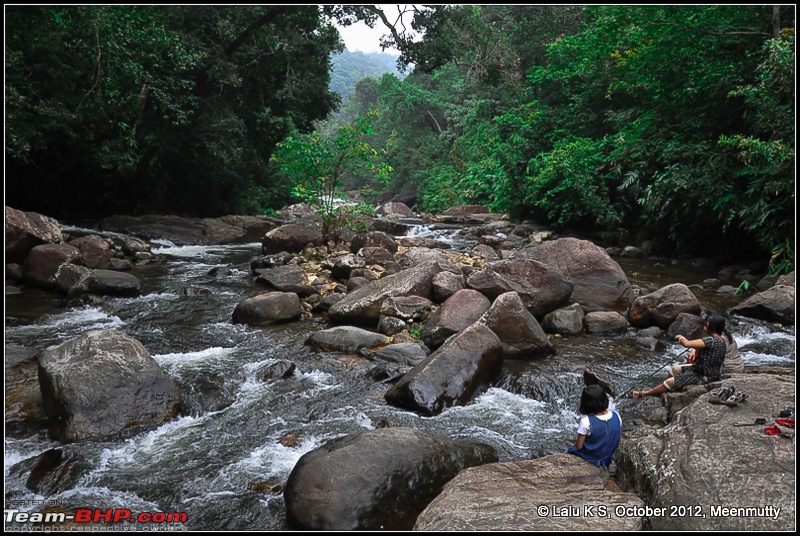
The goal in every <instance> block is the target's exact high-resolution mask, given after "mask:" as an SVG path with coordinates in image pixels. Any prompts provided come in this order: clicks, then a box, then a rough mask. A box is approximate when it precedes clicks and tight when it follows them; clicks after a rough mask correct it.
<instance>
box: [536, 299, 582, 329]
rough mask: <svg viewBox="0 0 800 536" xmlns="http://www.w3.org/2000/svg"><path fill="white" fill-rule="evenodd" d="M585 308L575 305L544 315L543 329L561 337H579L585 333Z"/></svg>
mask: <svg viewBox="0 0 800 536" xmlns="http://www.w3.org/2000/svg"><path fill="white" fill-rule="evenodd" d="M585 316H586V315H585V313H584V312H583V307H581V306H580V304H577V303H573V304H572V305H569V306H567V307H562V308H561V309H556V310H555V311H551V312H549V313H547V314H546V315H544V318H543V319H542V328H544V329H545V330H546V331H547V332H548V333H559V334H561V335H577V334H578V333H582V332H583V320H584V317H585Z"/></svg>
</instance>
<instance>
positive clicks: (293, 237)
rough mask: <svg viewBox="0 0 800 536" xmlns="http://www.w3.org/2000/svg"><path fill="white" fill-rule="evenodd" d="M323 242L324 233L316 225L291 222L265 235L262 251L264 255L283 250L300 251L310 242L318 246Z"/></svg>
mask: <svg viewBox="0 0 800 536" xmlns="http://www.w3.org/2000/svg"><path fill="white" fill-rule="evenodd" d="M323 243H324V240H323V238H322V233H321V232H320V231H319V229H317V227H316V226H314V225H300V224H296V223H289V224H286V225H281V226H280V227H277V228H275V229H273V230H271V231H269V232H268V233H267V234H265V235H264V238H263V239H262V240H261V252H262V253H263V254H264V255H273V254H275V253H280V252H283V251H288V252H289V253H299V252H301V251H303V250H304V249H305V248H306V246H308V245H309V244H310V245H312V246H314V247H317V246H321V245H322V244H323Z"/></svg>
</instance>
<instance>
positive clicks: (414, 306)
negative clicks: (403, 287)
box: [381, 296, 433, 321]
mask: <svg viewBox="0 0 800 536" xmlns="http://www.w3.org/2000/svg"><path fill="white" fill-rule="evenodd" d="M432 306H433V302H432V301H431V300H429V299H428V298H423V297H422V296H393V297H390V298H386V299H385V300H384V301H383V303H382V304H381V314H382V315H387V316H395V317H397V318H401V319H403V320H405V321H422V320H423V319H425V318H427V316H428V315H429V314H430V310H431V307H432Z"/></svg>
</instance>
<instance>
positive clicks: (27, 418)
mask: <svg viewBox="0 0 800 536" xmlns="http://www.w3.org/2000/svg"><path fill="white" fill-rule="evenodd" d="M38 368H39V350H36V349H35V348H25V347H24V346H18V345H16V344H6V346H5V423H6V430H7V431H9V430H12V429H16V428H25V427H26V426H28V425H30V424H35V423H42V422H46V420H47V414H46V413H45V411H44V406H43V405H42V392H41V390H40V389H39V380H38V378H37V376H36V374H37V370H38Z"/></svg>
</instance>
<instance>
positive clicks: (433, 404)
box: [384, 323, 503, 416]
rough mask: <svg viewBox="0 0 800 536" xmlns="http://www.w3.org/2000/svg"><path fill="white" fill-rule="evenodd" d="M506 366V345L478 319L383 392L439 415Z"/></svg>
mask: <svg viewBox="0 0 800 536" xmlns="http://www.w3.org/2000/svg"><path fill="white" fill-rule="evenodd" d="M502 367H503V346H502V344H501V342H500V339H498V338H497V335H495V334H494V332H492V330H490V329H489V328H488V327H486V326H485V325H483V324H479V323H475V324H473V325H471V326H470V327H468V328H467V329H465V330H463V331H462V332H460V333H458V334H457V335H455V336H453V337H451V338H450V339H448V340H447V341H446V342H445V343H444V344H443V345H442V346H441V348H439V349H438V350H436V351H435V352H433V353H432V354H431V355H430V356H429V357H428V358H427V359H426V360H425V361H423V362H422V363H420V364H419V365H417V366H415V367H414V368H413V369H411V371H409V372H408V374H406V375H405V376H403V377H402V378H401V379H400V381H398V382H397V383H396V384H395V385H393V386H392V387H391V388H390V389H389V390H388V391H387V392H386V394H385V395H384V398H385V399H386V401H387V402H388V403H389V404H391V405H393V406H396V407H400V408H405V409H409V410H411V411H416V412H418V413H421V414H423V415H428V416H432V415H437V414H439V413H441V412H442V411H444V410H445V409H447V408H448V407H451V406H455V405H462V406H463V405H465V404H468V403H469V402H470V401H472V399H473V398H474V397H475V396H476V395H478V394H480V392H482V391H483V390H484V389H485V388H487V387H488V386H489V384H490V383H491V381H492V380H494V379H495V378H496V377H497V375H498V374H499V373H500V372H501V370H502Z"/></svg>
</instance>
